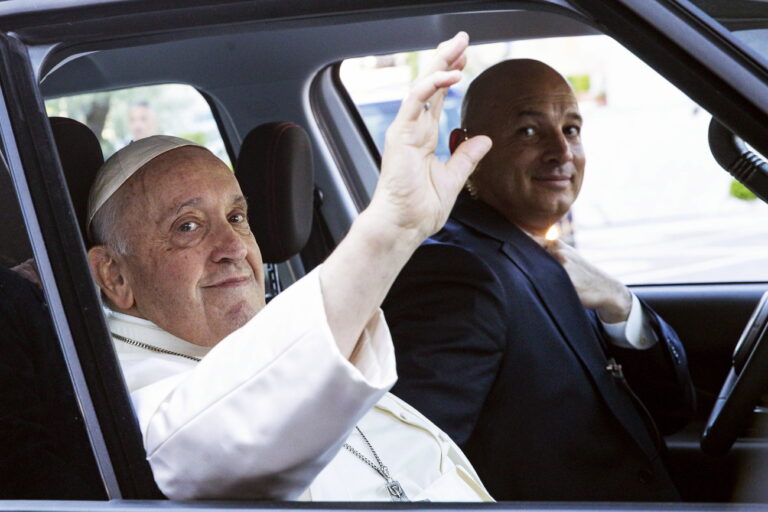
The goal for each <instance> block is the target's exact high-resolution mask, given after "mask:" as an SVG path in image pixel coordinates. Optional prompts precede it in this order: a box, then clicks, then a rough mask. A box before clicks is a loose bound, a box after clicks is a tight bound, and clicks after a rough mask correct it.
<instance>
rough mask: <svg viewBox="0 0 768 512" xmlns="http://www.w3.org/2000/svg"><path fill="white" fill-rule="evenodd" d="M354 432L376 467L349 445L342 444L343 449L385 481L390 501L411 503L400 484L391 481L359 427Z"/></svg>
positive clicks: (377, 455) (386, 469) (387, 469)
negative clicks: (370, 454) (367, 450)
mask: <svg viewBox="0 0 768 512" xmlns="http://www.w3.org/2000/svg"><path fill="white" fill-rule="evenodd" d="M355 430H357V432H358V434H360V437H362V438H363V441H365V444H366V445H368V449H369V450H371V453H372V454H373V457H374V458H375V459H376V462H377V463H378V466H377V465H376V464H374V463H373V461H372V460H371V459H369V458H368V457H366V456H365V455H363V454H362V453H360V452H359V451H358V450H356V449H355V448H353V447H352V446H351V445H350V444H349V443H344V448H345V449H346V450H347V451H348V452H350V453H351V454H352V455H354V456H355V457H357V458H358V459H360V460H361V461H363V462H365V463H366V464H368V465H369V466H371V467H372V468H373V469H374V470H375V471H376V472H377V473H378V474H379V475H381V477H382V478H383V479H384V480H386V481H387V484H386V486H385V487H386V489H387V492H389V496H390V499H391V500H392V501H411V500H410V499H408V496H407V495H406V494H405V490H404V489H403V487H402V486H401V485H400V482H398V481H397V480H393V479H392V477H391V476H390V474H389V468H388V467H387V466H385V465H384V463H383V462H381V459H380V458H379V454H378V453H376V450H374V449H373V445H372V444H371V442H370V441H369V440H368V438H367V437H366V436H365V434H363V431H362V430H360V427H358V426H355Z"/></svg>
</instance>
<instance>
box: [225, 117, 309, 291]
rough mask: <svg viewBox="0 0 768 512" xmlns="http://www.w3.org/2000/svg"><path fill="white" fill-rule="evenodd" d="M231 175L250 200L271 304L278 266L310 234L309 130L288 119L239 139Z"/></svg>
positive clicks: (250, 215)
mask: <svg viewBox="0 0 768 512" xmlns="http://www.w3.org/2000/svg"><path fill="white" fill-rule="evenodd" d="M235 175H236V176H237V179H238V181H239V182H240V187H241V188H242V190H243V194H245V196H246V198H247V199H248V222H249V224H250V226H251V231H252V232H253V234H254V236H255V237H256V241H257V242H258V244H259V248H260V249H261V255H262V258H263V259H264V263H265V269H264V270H265V276H266V281H267V282H266V283H265V285H266V287H267V300H269V299H271V298H272V297H274V296H275V295H276V294H277V293H279V292H280V279H279V276H278V275H277V266H276V265H277V264H278V263H282V262H284V261H286V260H288V259H289V258H291V257H292V256H294V255H296V254H298V253H299V252H300V251H301V250H302V248H304V246H305V245H306V243H307V240H308V239H309V235H310V232H311V231H312V218H313V207H314V167H313V165H312V149H311V146H310V142H309V136H308V135H307V132H306V131H304V129H303V128H302V127H301V126H299V125H297V124H294V123H291V122H287V121H281V122H274V123H267V124H262V125H259V126H257V127H256V128H254V129H253V130H251V131H250V132H249V133H248V135H246V137H245V139H243V143H242V145H241V147H240V154H239V156H238V158H237V162H236V164H235Z"/></svg>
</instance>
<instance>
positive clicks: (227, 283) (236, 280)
mask: <svg viewBox="0 0 768 512" xmlns="http://www.w3.org/2000/svg"><path fill="white" fill-rule="evenodd" d="M252 278H253V277H252V276H240V277H228V278H226V279H222V280H221V281H216V282H215V283H213V284H209V285H207V286H203V288H234V287H237V286H242V285H244V284H248V283H250V282H251V280H252Z"/></svg>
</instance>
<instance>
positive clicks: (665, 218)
mask: <svg viewBox="0 0 768 512" xmlns="http://www.w3.org/2000/svg"><path fill="white" fill-rule="evenodd" d="M427 54H428V52H412V53H403V54H397V55H392V56H378V57H365V58H361V59H351V60H348V61H345V62H344V63H343V64H342V67H341V78H342V82H343V84H344V85H345V87H346V88H347V90H348V92H349V94H350V96H351V97H352V99H353V101H354V102H355V104H357V105H358V108H359V110H360V113H361V114H362V116H363V118H364V119H365V123H366V127H367V128H368V129H369V130H370V131H371V133H372V136H373V139H374V140H375V141H376V142H377V144H378V147H379V150H381V148H382V144H383V133H384V130H385V129H386V126H387V125H388V124H389V123H390V122H391V121H392V118H393V117H394V112H395V110H393V109H391V107H390V106H389V104H390V103H392V102H396V98H401V97H402V96H403V95H404V93H405V90H406V87H407V83H408V81H409V80H410V79H411V77H413V76H415V75H416V74H417V73H418V71H419V64H420V63H421V62H424V61H425V59H427V58H428V55H427ZM509 58H534V59H538V60H541V61H543V62H546V63H547V64H549V65H551V66H553V67H554V68H555V69H557V70H558V71H560V72H561V73H562V74H563V75H564V76H566V77H567V78H568V79H569V81H570V82H571V85H572V86H573V88H574V90H575V92H576V95H577V98H578V100H579V104H580V108H581V113H582V115H583V117H584V126H583V131H582V139H583V143H584V146H585V150H586V155H587V166H586V173H585V179H584V184H583V186H582V189H581V194H580V196H579V198H578V200H577V201H576V203H575V204H574V207H573V209H572V212H571V214H570V215H569V218H568V220H569V221H570V222H568V223H566V224H567V225H565V226H563V227H564V228H565V229H566V230H567V229H569V228H572V233H570V234H568V233H566V235H569V236H566V237H565V238H564V239H565V240H567V241H570V242H572V243H574V244H575V245H576V247H577V249H578V250H579V251H580V252H581V253H582V254H583V255H584V256H585V257H587V258H588V259H589V260H590V261H592V262H594V263H595V264H597V265H598V266H599V267H600V268H602V269H603V270H605V271H607V272H609V273H611V274H613V275H615V276H617V277H618V278H620V279H622V280H623V281H624V282H626V283H628V284H646V283H683V282H731V281H766V280H768V266H766V265H765V264H764V261H765V255H766V252H768V207H766V205H765V204H764V203H762V202H761V201H760V200H759V199H755V198H754V196H753V195H752V194H751V193H750V192H749V191H748V190H746V189H745V188H744V187H743V186H741V185H740V184H739V183H737V182H735V181H734V180H733V179H732V178H731V177H730V175H729V174H727V173H726V172H725V171H724V170H722V169H721V168H720V167H719V166H718V164H717V163H716V162H715V160H714V158H713V157H712V155H711V153H710V151H709V146H708V143H707V130H708V125H709V121H710V119H711V116H710V115H709V113H707V112H706V111H705V110H703V109H702V108H701V107H699V106H698V105H697V104H696V103H694V102H693V101H691V100H690V99H689V98H688V97H687V96H685V95H684V94H683V93H682V92H680V91H679V90H678V89H677V88H675V87H674V86H672V85H671V84H669V83H668V82H667V81H666V80H665V79H663V78H662V77H661V76H659V75H658V74H657V73H656V72H655V71H653V69H651V68H650V67H648V66H647V65H645V64H644V63H643V62H642V61H640V60H639V59H637V58H636V57H635V56H633V55H632V54H631V53H630V52H628V51H627V50H626V49H624V48H623V47H622V46H621V45H619V44H618V43H616V42H615V41H613V40H612V39H610V38H608V37H606V36H587V37H572V38H553V39H541V40H530V41H518V42H507V43H494V44H488V45H476V46H473V47H472V48H470V50H469V64H468V66H467V69H466V77H465V78H464V79H463V81H462V82H461V83H459V84H458V85H457V86H455V87H454V88H453V89H452V91H451V93H450V94H451V97H450V101H448V102H447V103H446V113H445V115H444V118H445V119H444V123H443V124H442V125H441V133H440V142H439V146H440V147H439V149H438V154H440V155H442V156H443V157H445V156H446V155H447V138H448V134H449V132H450V130H451V129H452V128H455V127H458V126H459V123H460V121H459V119H460V104H461V98H462V97H463V93H464V91H465V90H466V88H467V86H468V84H469V82H471V80H472V79H473V78H474V77H475V76H477V75H478V74H479V73H480V72H482V71H483V70H484V69H486V68H487V67H489V66H490V65H493V64H495V63H496V62H499V61H501V60H504V59H509ZM390 111H391V112H392V113H391V114H390V113H389V112H390Z"/></svg>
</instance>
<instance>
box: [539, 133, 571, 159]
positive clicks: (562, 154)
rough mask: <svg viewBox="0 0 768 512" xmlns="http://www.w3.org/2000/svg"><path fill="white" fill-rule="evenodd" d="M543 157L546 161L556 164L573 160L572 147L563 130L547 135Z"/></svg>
mask: <svg viewBox="0 0 768 512" xmlns="http://www.w3.org/2000/svg"><path fill="white" fill-rule="evenodd" d="M544 159H545V160H546V161H547V162H550V163H551V162H556V163H557V164H564V163H567V162H571V161H572V160H573V148H572V147H571V143H570V141H569V140H568V138H567V137H566V135H565V134H564V133H563V132H561V131H557V132H553V133H552V134H551V135H550V136H549V137H547V146H546V150H545V152H544Z"/></svg>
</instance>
